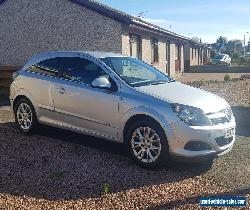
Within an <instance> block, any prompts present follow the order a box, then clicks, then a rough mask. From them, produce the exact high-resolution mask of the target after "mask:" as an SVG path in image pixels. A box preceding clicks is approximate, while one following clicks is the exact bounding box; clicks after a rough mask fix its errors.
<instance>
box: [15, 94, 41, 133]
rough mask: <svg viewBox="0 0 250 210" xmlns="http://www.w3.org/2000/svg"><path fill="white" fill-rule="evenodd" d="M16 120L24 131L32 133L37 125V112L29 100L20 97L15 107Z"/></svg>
mask: <svg viewBox="0 0 250 210" xmlns="http://www.w3.org/2000/svg"><path fill="white" fill-rule="evenodd" d="M14 112H15V121H16V123H17V125H18V128H19V130H20V131H21V132H23V133H30V132H33V131H34V130H35V128H36V127H37V117H36V112H35V109H34V107H33V105H32V104H31V102H30V101H29V100H27V99H26V98H22V99H20V100H19V101H18V102H17V103H16V104H15V107H14Z"/></svg>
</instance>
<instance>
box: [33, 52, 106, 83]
mask: <svg viewBox="0 0 250 210" xmlns="http://www.w3.org/2000/svg"><path fill="white" fill-rule="evenodd" d="M28 70H29V71H32V72H37V73H41V74H45V75H49V76H59V77H63V78H65V79H69V80H74V81H78V82H83V83H86V84H91V83H92V81H93V80H94V79H95V78H97V77H100V76H105V77H107V78H108V79H109V76H108V75H107V74H106V73H105V72H104V71H103V70H102V69H101V67H99V66H98V65H96V64H95V63H93V62H92V61H90V60H87V59H83V58H79V57H57V58H51V59H47V60H44V61H41V62H39V63H37V64H36V65H33V66H31V67H30V68H29V69H28Z"/></svg>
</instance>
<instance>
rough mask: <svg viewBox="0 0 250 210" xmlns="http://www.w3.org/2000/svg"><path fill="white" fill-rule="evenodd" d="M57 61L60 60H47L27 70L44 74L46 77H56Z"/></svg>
mask: <svg viewBox="0 0 250 210" xmlns="http://www.w3.org/2000/svg"><path fill="white" fill-rule="evenodd" d="M59 59H60V58H51V59H47V60H43V61H41V62H39V63H37V64H35V65H33V66H30V67H29V68H28V70H29V71H31V72H35V73H39V74H44V75H48V76H57V73H58V69H60V67H59V63H60V62H59Z"/></svg>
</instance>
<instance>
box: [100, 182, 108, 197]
mask: <svg viewBox="0 0 250 210" xmlns="http://www.w3.org/2000/svg"><path fill="white" fill-rule="evenodd" d="M109 193H110V186H109V183H107V182H105V183H104V184H103V190H102V195H107V194H109Z"/></svg>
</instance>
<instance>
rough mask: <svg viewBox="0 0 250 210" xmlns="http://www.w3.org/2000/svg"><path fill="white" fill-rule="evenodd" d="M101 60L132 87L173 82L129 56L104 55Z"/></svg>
mask: <svg viewBox="0 0 250 210" xmlns="http://www.w3.org/2000/svg"><path fill="white" fill-rule="evenodd" d="M101 60H102V61H103V62H104V63H105V64H106V65H108V66H109V67H110V68H111V69H112V70H113V71H115V73H116V74H118V75H119V76H120V77H121V78H122V79H123V80H124V81H125V82H126V83H127V84H129V85H130V86H132V87H138V86H145V85H157V84H161V83H168V82H173V81H174V80H173V79H171V78H170V77H169V76H167V75H165V74H163V73H161V72H160V71H158V70H157V69H155V68H154V67H152V66H150V65H148V64H146V63H144V62H142V61H140V60H138V59H136V58H131V57H106V58H101Z"/></svg>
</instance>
